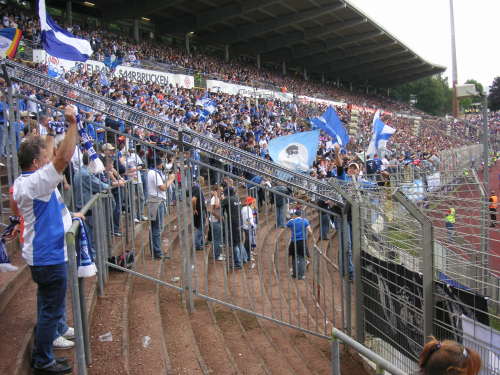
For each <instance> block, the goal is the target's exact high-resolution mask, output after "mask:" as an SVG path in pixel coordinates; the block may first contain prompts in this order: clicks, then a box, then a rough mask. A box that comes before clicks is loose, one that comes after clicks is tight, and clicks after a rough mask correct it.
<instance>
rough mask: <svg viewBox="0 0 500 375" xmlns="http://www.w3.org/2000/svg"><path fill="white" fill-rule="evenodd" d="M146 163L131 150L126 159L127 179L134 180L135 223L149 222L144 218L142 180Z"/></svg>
mask: <svg viewBox="0 0 500 375" xmlns="http://www.w3.org/2000/svg"><path fill="white" fill-rule="evenodd" d="M143 167H144V163H143V161H142V159H141V158H140V156H139V155H137V153H136V152H135V150H134V149H129V150H128V152H127V155H126V157H125V169H126V172H125V173H126V175H127V177H128V178H129V179H130V180H132V189H133V196H134V204H135V221H136V222H139V220H147V218H146V217H145V216H144V204H145V202H144V191H143V184H142V178H141V173H140V172H141V170H142V168H143Z"/></svg>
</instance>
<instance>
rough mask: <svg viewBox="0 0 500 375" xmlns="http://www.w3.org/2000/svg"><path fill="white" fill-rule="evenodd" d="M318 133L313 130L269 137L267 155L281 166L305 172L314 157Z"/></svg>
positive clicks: (317, 143)
mask: <svg viewBox="0 0 500 375" xmlns="http://www.w3.org/2000/svg"><path fill="white" fill-rule="evenodd" d="M319 133H320V131H319V130H313V131H310V132H303V133H296V134H292V135H285V136H283V137H278V138H274V139H271V140H270V141H269V155H270V156H271V158H272V159H273V161H274V162H275V163H277V164H279V165H281V166H282V167H285V168H289V169H293V170H295V171H300V172H307V171H308V170H309V169H310V168H311V167H312V165H313V163H314V160H315V159H316V153H317V151H318V145H319Z"/></svg>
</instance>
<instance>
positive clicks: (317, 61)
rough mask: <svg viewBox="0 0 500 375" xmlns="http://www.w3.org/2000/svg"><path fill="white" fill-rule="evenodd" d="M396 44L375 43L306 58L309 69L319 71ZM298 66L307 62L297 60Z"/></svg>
mask: <svg viewBox="0 0 500 375" xmlns="http://www.w3.org/2000/svg"><path fill="white" fill-rule="evenodd" d="M396 44H397V42H395V41H393V40H391V41H388V42H385V43H375V44H369V45H367V46H361V47H356V48H351V49H349V50H346V51H342V52H337V53H335V55H334V56H330V55H328V54H322V55H318V57H314V56H312V57H311V58H307V60H309V63H308V66H309V68H315V67H318V68H319V70H321V67H323V65H326V64H328V66H331V64H332V63H334V62H338V61H343V60H348V61H349V60H351V58H352V57H356V56H360V55H361V56H364V55H367V54H368V55H369V54H371V53H372V52H375V51H378V50H380V49H384V48H388V47H391V46H394V45H396ZM297 63H298V64H300V63H304V64H306V63H307V62H306V61H305V60H299V61H297ZM339 64H342V63H339ZM324 68H325V69H326V68H328V67H327V66H325V67H324Z"/></svg>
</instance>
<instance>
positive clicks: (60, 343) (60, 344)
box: [52, 336, 75, 349]
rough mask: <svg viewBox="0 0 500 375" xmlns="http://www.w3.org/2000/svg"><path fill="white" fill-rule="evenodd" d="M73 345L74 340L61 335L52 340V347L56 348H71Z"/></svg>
mask: <svg viewBox="0 0 500 375" xmlns="http://www.w3.org/2000/svg"><path fill="white" fill-rule="evenodd" d="M73 346H75V343H74V342H73V341H70V340H68V339H65V338H64V337H62V336H59V337H58V338H57V339H55V340H54V341H52V347H53V348H54V349H71V348H72V347H73Z"/></svg>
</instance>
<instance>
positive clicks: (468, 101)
mask: <svg viewBox="0 0 500 375" xmlns="http://www.w3.org/2000/svg"><path fill="white" fill-rule="evenodd" d="M465 83H466V84H471V85H475V86H476V91H477V92H478V93H482V92H483V85H481V84H480V83H479V82H478V81H476V80H475V79H468V80H467V81H465ZM480 101H481V98H480V97H479V96H473V97H471V98H464V99H460V108H462V110H463V111H465V110H467V109H469V108H470V106H471V105H472V104H474V103H479V102H480Z"/></svg>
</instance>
